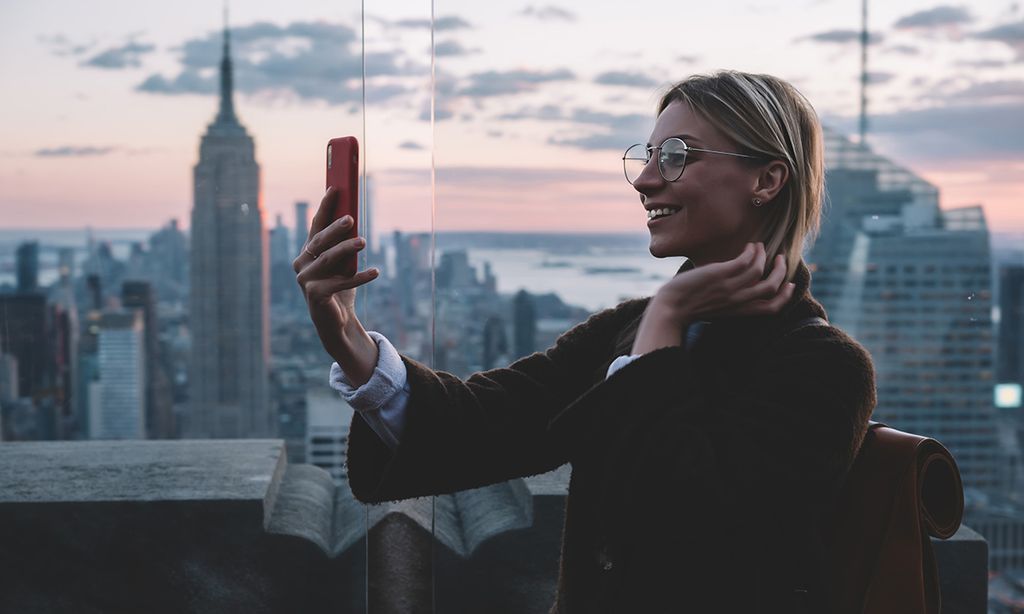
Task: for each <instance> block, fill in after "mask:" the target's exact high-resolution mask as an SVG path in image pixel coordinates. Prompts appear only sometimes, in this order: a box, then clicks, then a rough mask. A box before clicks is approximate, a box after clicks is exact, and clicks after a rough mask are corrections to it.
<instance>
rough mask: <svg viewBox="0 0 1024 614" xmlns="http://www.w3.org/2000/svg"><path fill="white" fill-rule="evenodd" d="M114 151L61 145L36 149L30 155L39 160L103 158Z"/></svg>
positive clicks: (102, 148)
mask: <svg viewBox="0 0 1024 614" xmlns="http://www.w3.org/2000/svg"><path fill="white" fill-rule="evenodd" d="M115 149H116V148H114V147H94V146H91V145H85V146H75V145H63V146H61V147H46V148H43V149H37V150H36V151H35V152H33V153H32V155H34V156H36V157H39V158H84V157H89V156H105V155H107V154H108V153H110V152H112V151H114V150H115Z"/></svg>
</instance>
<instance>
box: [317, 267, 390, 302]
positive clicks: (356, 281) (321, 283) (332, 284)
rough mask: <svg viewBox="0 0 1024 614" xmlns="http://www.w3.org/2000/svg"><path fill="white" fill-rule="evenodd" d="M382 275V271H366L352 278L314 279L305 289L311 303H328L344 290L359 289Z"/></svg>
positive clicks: (337, 276)
mask: <svg viewBox="0 0 1024 614" xmlns="http://www.w3.org/2000/svg"><path fill="white" fill-rule="evenodd" d="M379 275H380V271H378V270H377V269H368V270H366V271H359V272H358V273H356V274H355V275H353V276H352V277H343V276H339V275H336V276H333V277H325V278H324V279H314V280H312V281H309V282H306V284H305V286H303V289H304V290H305V293H306V296H307V297H308V300H309V302H310V303H314V304H315V303H317V302H319V301H321V300H323V301H326V300H329V299H331V298H332V297H333V296H334V295H335V294H337V293H338V292H341V291H342V290H348V289H350V288H357V287H359V286H361V285H363V284H365V283H368V282H371V281H373V280H374V279H377V277H378V276H379Z"/></svg>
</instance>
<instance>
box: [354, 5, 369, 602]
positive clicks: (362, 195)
mask: <svg viewBox="0 0 1024 614" xmlns="http://www.w3.org/2000/svg"><path fill="white" fill-rule="evenodd" d="M359 30H360V37H359V38H360V40H359V43H360V56H361V57H360V61H361V63H362V70H361V75H360V76H361V78H362V96H363V100H362V115H363V117H362V120H363V126H362V135H361V137H362V138H361V140H362V142H363V145H362V147H361V149H362V152H361V154H360V156H359V166H360V168H359V176H360V179H361V180H362V181H360V182H359V183H360V185H359V209H360V210H359V219H360V220H362V222H363V223H362V226H363V227H364V228H365V227H366V220H365V217H366V216H365V214H366V152H367V149H368V147H367V146H366V145H367V143H366V0H360V3H359ZM357 232H358V231H357ZM360 257H362V258H363V264H364V265H365V252H363V253H362V254H361V255H360ZM361 294H362V299H363V300H362V306H363V309H362V312H363V313H364V314H365V313H366V292H365V290H364V291H363V292H362V293H361ZM363 543H364V544H365V549H364V550H363V565H364V572H363V608H364V611H365V613H366V614H370V506H369V505H367V504H366V503H364V504H363Z"/></svg>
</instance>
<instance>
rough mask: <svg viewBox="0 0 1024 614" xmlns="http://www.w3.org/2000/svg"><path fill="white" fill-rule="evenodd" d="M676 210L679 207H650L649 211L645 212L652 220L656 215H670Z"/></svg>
mask: <svg viewBox="0 0 1024 614" xmlns="http://www.w3.org/2000/svg"><path fill="white" fill-rule="evenodd" d="M676 211H679V209H651V210H650V211H648V212H647V219H648V220H653V219H654V218H656V217H661V216H664V215H672V214H673V213H675V212H676Z"/></svg>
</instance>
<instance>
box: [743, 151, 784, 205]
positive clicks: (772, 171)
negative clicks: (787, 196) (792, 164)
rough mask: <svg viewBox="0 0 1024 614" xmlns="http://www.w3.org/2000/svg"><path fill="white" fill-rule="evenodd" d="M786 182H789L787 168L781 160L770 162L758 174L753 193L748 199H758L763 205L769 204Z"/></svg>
mask: <svg viewBox="0 0 1024 614" xmlns="http://www.w3.org/2000/svg"><path fill="white" fill-rule="evenodd" d="M787 181H789V167H788V166H786V163H785V162H783V161H782V160H772V161H771V162H769V163H768V164H767V165H765V166H764V167H763V168H762V169H761V170H760V171H759V172H758V174H757V182H756V183H755V184H754V192H753V194H751V195H750V198H751V199H755V198H759V199H761V202H763V203H768V202H771V200H772V199H773V198H775V197H776V196H777V195H778V193H779V192H780V191H781V190H782V188H783V187H784V186H785V185H786V182H787Z"/></svg>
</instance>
